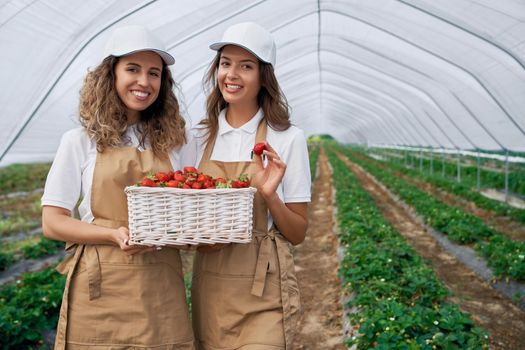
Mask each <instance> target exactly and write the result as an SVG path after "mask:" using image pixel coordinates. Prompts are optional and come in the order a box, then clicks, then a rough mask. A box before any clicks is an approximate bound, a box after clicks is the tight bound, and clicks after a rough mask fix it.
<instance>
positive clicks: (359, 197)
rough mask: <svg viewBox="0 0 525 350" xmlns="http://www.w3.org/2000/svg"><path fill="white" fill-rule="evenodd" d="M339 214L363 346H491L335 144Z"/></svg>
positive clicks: (353, 342) (354, 342)
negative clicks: (388, 219)
mask: <svg viewBox="0 0 525 350" xmlns="http://www.w3.org/2000/svg"><path fill="white" fill-rule="evenodd" d="M328 156H329V160H330V163H331V164H332V168H333V170H334V173H333V181H334V185H335V188H336V202H337V208H338V210H337V222H338V225H339V227H340V232H341V233H340V236H339V237H340V240H341V245H342V246H344V247H345V255H344V258H343V261H342V263H341V268H340V272H339V274H340V276H341V278H342V280H343V281H344V282H343V283H344V285H345V288H347V289H348V290H349V291H351V292H352V294H353V295H354V297H353V299H352V300H351V301H350V302H349V306H350V307H351V309H352V310H355V311H354V312H353V313H351V314H350V316H349V317H350V318H351V322H352V324H354V325H355V326H354V329H356V330H357V331H358V335H357V336H355V337H352V338H351V339H348V341H347V345H348V346H356V348H357V349H370V348H376V349H467V348H468V349H488V345H487V334H486V333H485V332H484V331H482V330H480V329H479V328H477V327H475V325H474V323H473V322H472V320H471V319H470V317H469V316H468V315H467V314H465V313H463V312H461V311H460V310H459V308H458V307H457V306H455V305H452V304H449V303H447V302H446V298H447V296H448V291H447V290H446V288H445V287H444V286H443V285H442V284H441V282H440V281H439V280H438V279H437V278H436V277H435V275H434V274H433V271H432V270H431V269H430V268H429V267H428V266H426V264H425V263H424V262H423V260H422V259H421V258H420V257H419V256H418V255H417V254H416V253H415V252H414V251H413V249H412V248H411V247H410V246H409V245H408V244H407V243H406V242H405V241H404V239H403V238H402V237H401V235H400V234H399V233H398V232H397V231H396V230H395V229H394V228H393V227H392V226H390V225H389V224H388V223H387V222H386V220H385V219H384V218H383V216H382V215H381V213H380V212H379V210H378V209H377V207H376V206H375V204H374V201H373V199H372V198H371V197H370V195H369V194H368V193H367V192H366V191H365V190H363V189H362V188H361V187H360V186H359V184H358V182H357V179H356V178H355V177H354V176H353V175H352V173H351V172H350V171H349V169H348V168H347V167H346V165H345V164H344V163H343V162H342V161H341V160H339V159H338V158H337V157H336V156H335V154H334V152H333V151H331V150H329V151H328Z"/></svg>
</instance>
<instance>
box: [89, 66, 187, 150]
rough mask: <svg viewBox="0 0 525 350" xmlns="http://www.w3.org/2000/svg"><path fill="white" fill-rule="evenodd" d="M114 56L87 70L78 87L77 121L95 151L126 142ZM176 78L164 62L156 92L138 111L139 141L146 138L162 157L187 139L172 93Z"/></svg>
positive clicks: (143, 145)
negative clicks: (92, 142)
mask: <svg viewBox="0 0 525 350" xmlns="http://www.w3.org/2000/svg"><path fill="white" fill-rule="evenodd" d="M117 62H118V58H117V57H113V56H108V57H106V58H105V59H104V60H103V61H102V63H100V64H99V65H98V66H97V67H96V68H95V69H94V70H93V71H89V72H88V74H87V75H86V78H85V80H84V85H83V87H82V89H81V90H80V123H81V124H82V126H83V127H84V128H85V129H86V131H87V132H88V134H89V136H90V137H91V138H92V139H93V140H94V141H95V142H96V144H97V151H99V152H104V150H105V149H107V148H111V147H118V146H121V145H122V144H124V143H125V142H128V141H129V140H127V139H126V137H125V134H126V129H127V128H128V122H127V116H126V111H127V109H126V106H125V105H124V103H123V102H122V100H121V99H120V98H119V96H118V94H117V90H116V88H115V65H116V64H117ZM174 84H175V82H174V81H173V78H172V76H171V72H170V70H169V69H168V67H167V66H166V65H165V64H164V65H163V68H162V75H161V84H160V90H159V96H158V97H157V99H156V100H155V102H153V104H152V105H151V106H149V107H148V108H147V109H145V110H144V111H142V112H141V113H140V120H139V122H138V125H137V130H138V132H139V135H138V138H139V142H140V145H141V146H142V147H145V143H146V142H148V143H149V146H150V147H151V150H152V151H153V153H154V154H155V155H156V156H158V157H161V158H165V157H166V156H167V154H168V152H169V151H170V150H172V149H173V148H175V147H178V146H180V145H182V144H184V143H185V142H186V135H185V125H186V122H185V120H184V118H183V117H182V116H181V114H180V108H179V102H178V101H177V98H176V97H175V94H174V93H173V90H172V88H173V86H174Z"/></svg>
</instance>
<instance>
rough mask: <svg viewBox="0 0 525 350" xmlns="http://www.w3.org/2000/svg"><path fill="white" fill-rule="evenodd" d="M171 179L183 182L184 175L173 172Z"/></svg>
mask: <svg viewBox="0 0 525 350" xmlns="http://www.w3.org/2000/svg"><path fill="white" fill-rule="evenodd" d="M173 180H176V181H181V182H184V181H186V176H184V175H182V173H175V176H174V177H173Z"/></svg>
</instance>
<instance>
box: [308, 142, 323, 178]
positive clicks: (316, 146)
mask: <svg viewBox="0 0 525 350" xmlns="http://www.w3.org/2000/svg"><path fill="white" fill-rule="evenodd" d="M320 149H321V147H320V143H319V142H308V158H309V160H310V176H311V177H312V182H313V181H314V179H315V172H316V170H317V159H318V158H319V150H320Z"/></svg>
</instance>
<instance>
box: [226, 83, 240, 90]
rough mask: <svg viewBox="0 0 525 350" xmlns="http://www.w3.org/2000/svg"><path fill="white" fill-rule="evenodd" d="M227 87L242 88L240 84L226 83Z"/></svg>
mask: <svg viewBox="0 0 525 350" xmlns="http://www.w3.org/2000/svg"><path fill="white" fill-rule="evenodd" d="M226 87H227V88H228V89H240V88H241V86H240V85H231V84H226Z"/></svg>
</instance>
